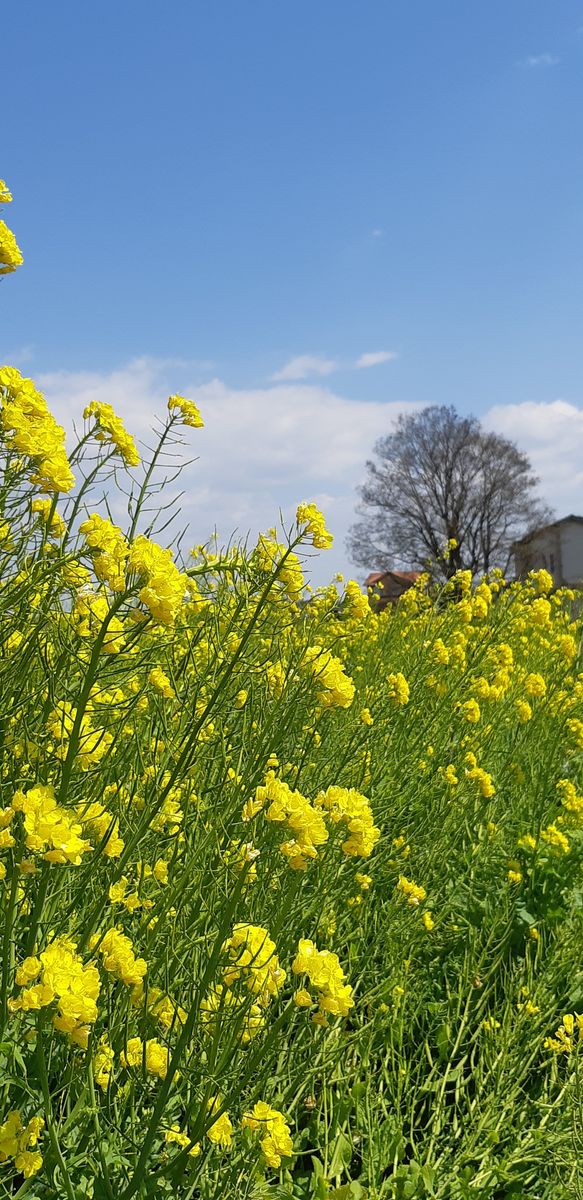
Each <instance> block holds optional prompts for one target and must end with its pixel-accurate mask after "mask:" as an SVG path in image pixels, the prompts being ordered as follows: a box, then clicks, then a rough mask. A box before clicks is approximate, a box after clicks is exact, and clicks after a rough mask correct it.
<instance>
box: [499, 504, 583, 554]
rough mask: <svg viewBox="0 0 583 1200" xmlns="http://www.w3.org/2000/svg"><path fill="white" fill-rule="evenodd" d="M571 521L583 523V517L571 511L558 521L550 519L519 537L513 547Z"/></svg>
mask: <svg viewBox="0 0 583 1200" xmlns="http://www.w3.org/2000/svg"><path fill="white" fill-rule="evenodd" d="M569 521H574V522H575V524H576V525H583V517H578V516H576V515H575V513H569V516H568V517H560V519H559V520H558V521H549V524H548V525H539V526H538V528H537V529H531V531H530V533H525V535H524V537H521V538H518V540H517V541H516V542H513V543H512V549H513V550H514V547H515V546H524V545H526V543H527V542H530V541H531V539H532V538H534V537H537V536H538V534H539V533H544V532H545V530H547V529H556V528H557V525H568V523H569Z"/></svg>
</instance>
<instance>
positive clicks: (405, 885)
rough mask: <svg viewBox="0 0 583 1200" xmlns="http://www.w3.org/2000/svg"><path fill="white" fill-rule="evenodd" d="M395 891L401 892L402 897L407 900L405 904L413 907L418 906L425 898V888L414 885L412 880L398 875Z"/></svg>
mask: <svg viewBox="0 0 583 1200" xmlns="http://www.w3.org/2000/svg"><path fill="white" fill-rule="evenodd" d="M397 891H398V892H402V894H403V896H405V898H406V900H407V904H411V905H413V906H415V905H417V904H420V903H421V901H422V900H425V899H426V897H427V892H426V891H425V888H423V887H420V886H419V885H418V884H417V883H414V882H413V880H411V879H407V878H406V877H405V876H404V875H399V882H398V883H397Z"/></svg>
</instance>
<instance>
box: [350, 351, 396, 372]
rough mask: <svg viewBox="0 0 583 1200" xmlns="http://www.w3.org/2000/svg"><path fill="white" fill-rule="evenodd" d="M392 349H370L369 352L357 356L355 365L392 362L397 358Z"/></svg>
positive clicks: (372, 365) (377, 364)
mask: <svg viewBox="0 0 583 1200" xmlns="http://www.w3.org/2000/svg"><path fill="white" fill-rule="evenodd" d="M398 357H399V356H398V354H395V352H394V350H372V351H371V352H370V354H361V356H360V358H357V360H356V362H355V364H354V365H355V367H358V368H359V369H360V368H362V367H378V366H379V364H380V363H386V362H392V360H393V359H394V358H398Z"/></svg>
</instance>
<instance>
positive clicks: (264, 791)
mask: <svg viewBox="0 0 583 1200" xmlns="http://www.w3.org/2000/svg"><path fill="white" fill-rule="evenodd" d="M266 804H268V805H269V807H268V808H267V809H266V812H265V816H266V819H267V820H268V821H274V822H282V823H283V822H285V824H286V825H287V826H288V827H289V829H290V830H291V831H292V833H293V835H294V837H293V839H292V840H290V841H287V842H282V843H281V845H280V850H281V853H282V854H284V855H285V857H286V858H287V859H288V860H289V864H290V866H291V867H293V868H294V870H299V871H304V870H305V869H306V867H307V865H308V859H310V858H317V857H318V850H317V847H318V846H323V845H324V843H325V842H327V841H328V830H327V829H326V826H325V824H324V821H323V819H322V816H321V814H320V813H319V812H317V811H316V809H315V808H313V806H312V805H311V804H310V801H309V800H306V798H305V796H302V794H301V793H300V792H297V791H293V790H292V789H291V788H290V787H288V785H287V783H285V782H284V781H283V780H281V779H277V777H276V775H275V771H268V773H267V777H266V780H265V784H264V785H263V786H260V787H258V788H257V789H256V792H255V799H254V800H252V801H251V802H250V803H249V802H248V803H247V804H246V805H245V808H244V810H243V819H244V820H245V819H248V817H249V816H251V815H254V814H255V813H257V812H259V811H260V809H262V808H263V807H264V805H266Z"/></svg>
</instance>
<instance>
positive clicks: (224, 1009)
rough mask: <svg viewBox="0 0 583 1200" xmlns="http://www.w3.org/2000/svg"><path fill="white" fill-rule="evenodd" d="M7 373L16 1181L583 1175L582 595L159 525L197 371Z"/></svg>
mask: <svg viewBox="0 0 583 1200" xmlns="http://www.w3.org/2000/svg"><path fill="white" fill-rule="evenodd" d="M0 232H1V231H0ZM4 245H5V247H6V246H8V249H6V248H5V249H4V256H5V257H4V260H3V261H4V262H5V264H6V265H5V269H6V271H8V270H11V269H13V267H14V266H17V265H18V263H17V262H15V261H14V258H15V253H16V252H15V251H14V250H13V248H12V249H11V247H10V245H9V244H8V242H7V240H6V239H5V242H4ZM10 253H12V257H13V261H12V263H10V261H7V260H8V259H9V255H10ZM0 404H1V407H0V436H1V455H2V481H1V490H0V495H1V515H0V571H1V586H0V612H1V622H0V687H1V693H2V703H1V708H0V736H1V759H0V763H1V786H2V796H1V801H0V940H1V946H2V950H1V960H0V1021H1V1026H2V1028H1V1032H0V1097H1V1099H0V1197H6V1198H8V1197H10V1198H14V1197H21V1196H22V1197H23V1196H28V1197H30V1198H31V1200H32V1198H36V1197H39V1198H47V1200H62V1198H63V1197H66V1198H67V1200H90V1198H94V1200H114V1198H115V1200H131V1198H132V1197H136V1198H139V1200H145V1198H146V1197H154V1196H155V1197H159V1198H160V1200H162V1198H165V1197H167V1198H168V1200H170V1198H172V1200H198V1198H201V1200H219V1198H223V1197H224V1198H225V1200H239V1198H245V1200H269V1198H270V1197H273V1200H284V1198H288V1200H293V1198H295V1200H385V1198H386V1200H389V1198H391V1200H392V1198H395V1200H405V1198H410V1197H437V1198H439V1200H506V1198H507V1200H511V1198H513V1200H520V1197H528V1198H532V1200H567V1198H569V1197H573V1198H575V1197H580V1196H581V1195H582V1194H583V1191H582V1184H581V1175H582V1172H581V1169H580V1166H579V1163H580V1160H581V1148H582V1144H583V1107H582V1106H583V1100H582V1092H581V1084H580V1072H581V1064H582V1058H581V1044H582V1042H583V1016H582V1015H581V1014H583V966H582V947H583V936H582V931H583V924H582V921H583V888H582V880H583V875H582V865H583V771H582V762H583V675H582V673H581V659H580V640H581V638H580V634H581V624H580V621H579V620H578V618H577V612H578V611H579V609H578V597H577V596H575V595H574V594H573V593H572V592H569V591H567V590H557V589H555V588H554V586H553V580H552V579H551V577H550V576H549V575H548V574H547V573H546V572H544V571H539V572H538V573H536V574H533V575H532V577H531V578H530V579H529V580H527V581H526V582H525V583H523V584H520V583H510V584H508V583H506V582H505V581H504V580H503V578H502V576H501V575H500V574H499V573H497V572H494V573H493V574H492V575H491V576H490V577H489V578H488V579H487V580H486V579H484V580H472V578H471V577H470V575H469V574H468V573H467V572H460V573H459V574H458V575H457V576H456V577H455V578H454V579H453V580H451V581H450V582H449V583H447V584H446V585H445V586H442V587H441V588H439V589H438V588H436V587H435V585H433V584H432V583H431V581H430V580H429V578H428V577H422V578H421V579H420V580H419V583H418V585H417V586H416V587H415V588H413V589H411V590H410V591H409V592H408V593H407V594H406V595H405V596H404V597H403V599H402V600H401V601H400V603H399V605H398V607H397V608H396V609H387V610H385V611H384V612H382V613H379V612H375V611H374V610H373V608H372V607H371V605H370V603H369V600H368V598H367V596H366V595H364V594H363V592H362V590H361V588H360V587H359V586H358V584H357V583H355V582H354V581H348V582H346V583H344V582H343V581H342V580H339V579H337V580H336V581H335V582H334V583H333V584H331V585H330V587H328V588H324V589H320V590H318V591H315V592H311V591H310V590H309V588H308V587H307V586H306V583H305V579H304V573H303V568H304V565H305V563H304V560H305V557H306V556H309V555H313V553H314V550H316V551H318V552H322V553H325V551H326V548H327V547H328V546H329V545H330V541H331V539H330V534H329V533H328V531H327V529H326V524H325V520H324V517H323V516H322V514H321V513H320V512H319V511H318V509H317V508H316V507H315V506H314V505H313V504H310V503H304V504H300V505H299V507H298V511H297V517H296V521H295V524H294V525H293V526H292V527H291V528H289V529H287V530H279V531H275V530H270V531H268V532H266V533H265V534H263V535H262V536H261V537H260V538H259V540H258V542H257V544H256V545H254V546H245V545H239V546H233V547H231V548H229V549H228V550H225V551H221V552H219V553H217V552H216V551H215V552H213V550H212V544H209V545H207V546H206V547H197V548H195V549H194V550H193V551H192V552H190V553H187V552H180V553H179V552H178V551H177V550H175V552H174V553H173V552H172V550H171V549H169V548H168V547H167V545H166V542H165V534H164V525H165V522H166V520H167V518H168V513H167V512H166V511H165V510H164V500H165V493H164V486H163V480H164V478H165V475H166V474H167V472H168V471H169V470H170V467H169V465H168V464H169V463H172V462H174V458H173V457H172V456H173V455H174V454H175V453H176V450H177V448H178V447H177V444H178V445H179V444H180V443H181V442H182V441H183V440H186V442H187V450H190V449H191V448H192V439H203V438H204V432H203V431H202V428H201V427H202V425H203V420H202V417H201V415H200V413H199V412H198V410H197V408H196V406H195V405H194V404H193V403H192V402H191V401H189V400H187V399H185V398H183V397H181V396H171V397H170V399H169V401H168V408H167V412H166V415H165V419H164V420H161V422H160V426H159V433H158V437H157V442H156V444H155V445H154V447H153V448H152V449H151V450H150V451H144V452H142V450H141V448H140V450H138V447H137V446H136V443H135V441H134V439H133V438H132V436H131V434H130V432H128V431H127V430H126V429H125V427H124V424H123V422H122V420H121V419H120V417H118V416H117V415H116V414H115V413H114V412H113V411H112V409H111V408H110V407H109V406H108V405H106V404H98V403H92V404H90V405H89V406H88V407H87V409H86V410H85V412H84V413H83V425H82V427H81V435H80V440H79V442H78V444H77V445H76V446H72V445H71V446H69V447H68V448H67V449H66V447H65V436H64V433H63V430H62V429H61V428H60V427H59V426H58V424H57V423H56V421H55V420H54V418H53V417H52V415H51V414H50V412H49V411H48V409H47V406H46V403H45V400H44V398H43V396H42V394H41V392H40V391H39V390H38V389H37V387H36V386H35V384H34V383H33V381H32V380H30V379H26V378H23V377H22V376H21V375H20V373H19V372H18V371H17V370H16V369H15V368H11V367H3V368H1V369H0ZM200 445H201V443H200V441H198V442H197V450H198V449H200ZM168 456H170V457H168ZM157 510H158V512H159V514H160V515H159V516H156V511H157Z"/></svg>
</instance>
